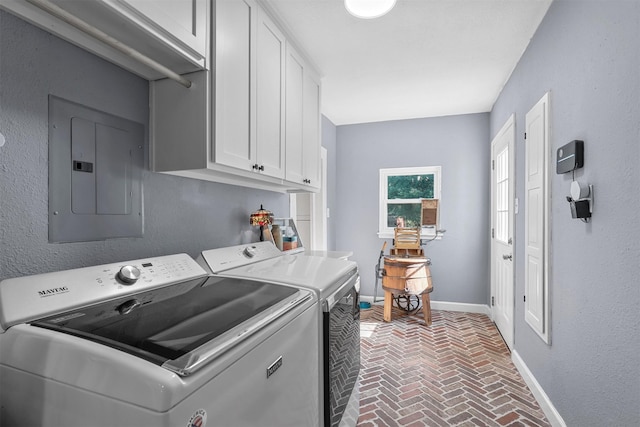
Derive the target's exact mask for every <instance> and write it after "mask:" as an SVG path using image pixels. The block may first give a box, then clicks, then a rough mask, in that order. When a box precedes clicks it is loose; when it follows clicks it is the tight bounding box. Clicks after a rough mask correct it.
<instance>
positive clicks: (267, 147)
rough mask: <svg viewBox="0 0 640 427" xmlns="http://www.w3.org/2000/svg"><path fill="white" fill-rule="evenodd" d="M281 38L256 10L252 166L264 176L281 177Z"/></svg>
mask: <svg viewBox="0 0 640 427" xmlns="http://www.w3.org/2000/svg"><path fill="white" fill-rule="evenodd" d="M284 59H285V38H284V35H283V34H282V32H280V30H279V29H278V27H277V26H276V25H275V24H274V23H273V21H271V19H269V17H268V16H267V15H266V14H265V13H264V12H263V11H262V10H260V11H259V13H258V48H257V51H256V66H255V68H256V79H257V82H256V150H257V155H256V165H257V167H258V170H259V171H260V172H261V173H264V174H265V175H268V176H272V177H276V178H284V162H285V152H284V131H285V129H284V126H285V123H284V118H285V117H284V113H285V98H284V97H285V91H284V85H285V80H284V79H285V61H284Z"/></svg>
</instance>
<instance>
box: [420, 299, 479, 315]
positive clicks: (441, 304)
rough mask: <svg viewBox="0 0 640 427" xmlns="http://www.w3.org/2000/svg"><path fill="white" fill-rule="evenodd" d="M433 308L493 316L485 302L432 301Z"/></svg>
mask: <svg viewBox="0 0 640 427" xmlns="http://www.w3.org/2000/svg"><path fill="white" fill-rule="evenodd" d="M431 309H433V310H445V311H463V312H465V313H480V314H486V315H487V316H489V317H491V309H490V308H489V306H488V305H485V304H468V303H465V302H447V301H431Z"/></svg>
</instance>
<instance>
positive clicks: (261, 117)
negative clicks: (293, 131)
mask: <svg viewBox="0 0 640 427" xmlns="http://www.w3.org/2000/svg"><path fill="white" fill-rule="evenodd" d="M216 36H217V40H216V55H215V59H216V67H215V68H216V76H215V80H216V96H215V103H216V110H215V116H216V120H215V139H214V141H213V147H214V153H215V154H214V158H213V160H214V161H215V162H216V163H218V164H221V165H226V166H231V167H236V168H239V169H242V170H247V171H253V172H255V173H259V174H261V175H266V176H269V177H274V178H283V177H284V49H285V38H284V35H283V34H282V33H281V32H280V30H279V29H278V27H277V26H276V25H275V24H274V23H273V22H272V21H271V20H270V19H269V17H268V16H266V14H265V13H264V12H263V11H262V10H261V9H258V8H257V7H256V4H255V2H254V1H250V0H222V1H218V2H217V3H216Z"/></svg>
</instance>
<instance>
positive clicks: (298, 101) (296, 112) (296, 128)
mask: <svg viewBox="0 0 640 427" xmlns="http://www.w3.org/2000/svg"><path fill="white" fill-rule="evenodd" d="M304 68H305V66H304V61H303V60H302V58H301V57H300V56H299V55H298V53H297V52H296V51H295V50H294V49H293V48H291V46H287V107H286V153H287V156H286V159H287V160H286V161H287V171H286V179H287V181H291V182H297V183H300V184H303V183H304V180H305V179H306V178H305V177H304V157H303V148H302V138H303V134H302V126H303V125H302V115H303V109H302V108H303V107H302V97H303V93H304V86H303V82H304Z"/></svg>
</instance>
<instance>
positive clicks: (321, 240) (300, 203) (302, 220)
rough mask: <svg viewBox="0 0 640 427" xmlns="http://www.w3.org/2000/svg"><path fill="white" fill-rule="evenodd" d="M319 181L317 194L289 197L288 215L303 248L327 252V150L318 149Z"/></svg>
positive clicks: (300, 194)
mask: <svg viewBox="0 0 640 427" xmlns="http://www.w3.org/2000/svg"><path fill="white" fill-rule="evenodd" d="M320 159H321V164H320V175H321V177H320V181H321V187H320V192H318V193H299V194H295V193H294V194H290V195H289V213H290V215H291V217H292V218H293V219H294V220H295V222H296V228H297V229H298V233H299V234H300V238H301V240H302V244H303V245H304V246H305V248H307V249H310V250H314V251H326V250H327V228H328V227H327V212H328V210H327V149H326V148H324V147H321V149H320Z"/></svg>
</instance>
